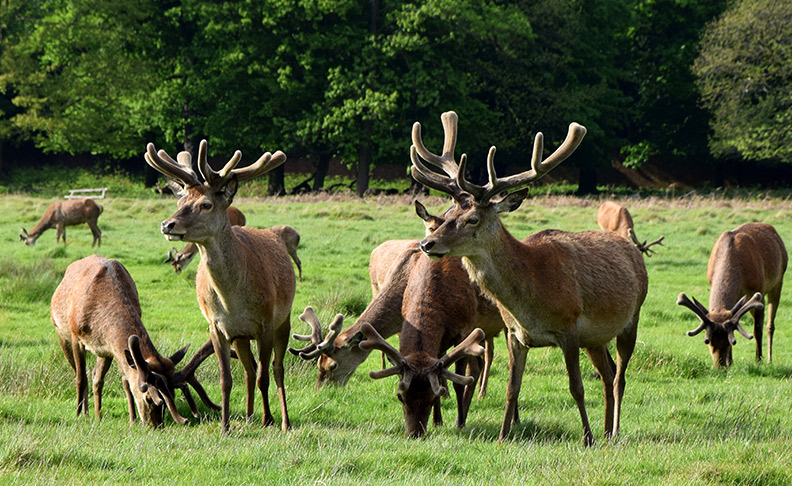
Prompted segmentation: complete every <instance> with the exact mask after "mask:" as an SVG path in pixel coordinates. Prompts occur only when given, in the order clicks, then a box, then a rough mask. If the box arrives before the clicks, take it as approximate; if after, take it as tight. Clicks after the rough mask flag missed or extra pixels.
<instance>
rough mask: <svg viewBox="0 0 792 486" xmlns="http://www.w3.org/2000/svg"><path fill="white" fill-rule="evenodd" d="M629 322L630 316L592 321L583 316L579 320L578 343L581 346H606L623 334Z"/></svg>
mask: <svg viewBox="0 0 792 486" xmlns="http://www.w3.org/2000/svg"><path fill="white" fill-rule="evenodd" d="M629 322H630V319H629V318H622V319H614V320H608V321H603V320H598V321H592V320H589V319H586V318H585V317H582V316H581V317H580V318H578V321H577V334H578V343H579V345H580V347H581V348H589V347H595V346H604V345H605V344H608V342H610V341H611V340H612V339H613V338H614V337H616V336H618V335H619V334H621V333H622V331H623V330H624V328H626V327H627V324H629Z"/></svg>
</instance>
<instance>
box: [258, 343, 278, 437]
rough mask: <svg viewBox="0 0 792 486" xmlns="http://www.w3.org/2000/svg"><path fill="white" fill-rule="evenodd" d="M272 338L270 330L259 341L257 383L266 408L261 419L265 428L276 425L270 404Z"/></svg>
mask: <svg viewBox="0 0 792 486" xmlns="http://www.w3.org/2000/svg"><path fill="white" fill-rule="evenodd" d="M272 338H273V336H272V329H269V330H265V331H264V332H262V334H261V335H260V336H259V338H258V340H257V344H258V352H259V363H258V378H257V382H256V383H257V384H258V388H259V390H260V391H261V399H262V401H263V406H264V416H263V417H262V418H261V423H262V424H264V426H265V427H269V426H270V425H273V424H274V423H275V419H274V418H273V416H272V410H271V409H270V404H269V380H270V377H269V368H270V358H271V357H272V341H273V339H272Z"/></svg>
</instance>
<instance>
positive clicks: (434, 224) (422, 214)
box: [414, 199, 445, 236]
mask: <svg viewBox="0 0 792 486" xmlns="http://www.w3.org/2000/svg"><path fill="white" fill-rule="evenodd" d="M414 204H415V214H417V215H418V217H419V218H421V219H422V220H423V221H424V227H425V228H426V236H429V235H431V234H432V233H434V232H435V230H437V228H439V227H440V226H442V225H443V223H445V219H444V218H442V217H440V216H434V215H432V214H429V211H427V210H426V208H425V207H424V205H423V204H421V203H420V202H419V201H418V200H417V199H416V200H415V201H414Z"/></svg>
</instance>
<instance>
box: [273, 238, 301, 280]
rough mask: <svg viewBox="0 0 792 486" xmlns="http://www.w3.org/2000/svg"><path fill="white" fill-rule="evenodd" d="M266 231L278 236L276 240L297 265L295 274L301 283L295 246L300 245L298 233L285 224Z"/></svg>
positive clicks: (299, 264)
mask: <svg viewBox="0 0 792 486" xmlns="http://www.w3.org/2000/svg"><path fill="white" fill-rule="evenodd" d="M267 230H268V231H272V232H273V233H275V234H276V235H278V238H280V239H281V241H282V242H283V244H284V245H286V251H287V252H288V253H289V256H290V257H291V259H292V261H293V262H294V264H295V265H297V272H298V274H299V277H300V282H302V262H301V261H300V257H298V256H297V246H299V244H300V233H298V232H297V230H296V229H294V228H292V227H291V226H286V225H285V224H284V225H279V226H271V227H269V228H267Z"/></svg>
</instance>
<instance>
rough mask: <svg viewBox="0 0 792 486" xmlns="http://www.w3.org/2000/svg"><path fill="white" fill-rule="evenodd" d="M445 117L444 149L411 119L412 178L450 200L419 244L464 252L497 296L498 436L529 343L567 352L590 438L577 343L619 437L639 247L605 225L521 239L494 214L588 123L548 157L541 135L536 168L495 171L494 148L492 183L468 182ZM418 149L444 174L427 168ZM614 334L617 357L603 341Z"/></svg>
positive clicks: (642, 279)
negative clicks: (505, 352) (500, 333)
mask: <svg viewBox="0 0 792 486" xmlns="http://www.w3.org/2000/svg"><path fill="white" fill-rule="evenodd" d="M441 119H442V122H443V127H444V131H445V140H444V143H443V153H442V155H440V156H438V155H435V154H433V153H431V152H429V151H428V150H427V149H426V147H424V144H423V142H422V140H421V125H420V123H418V122H416V123H415V124H414V125H413V131H412V142H413V145H412V147H410V156H411V159H412V164H413V165H412V175H413V177H414V178H415V179H416V180H417V181H418V182H421V183H422V184H423V185H425V186H427V187H430V188H433V189H437V190H439V191H442V192H445V193H447V194H449V195H451V196H452V197H453V198H454V201H455V205H454V207H452V208H451V209H449V210H448V211H446V213H445V214H444V215H443V216H444V218H445V222H444V223H443V224H442V225H440V227H439V228H437V229H436V230H435V231H434V232H433V233H432V234H430V235H428V236H427V237H426V238H424V239H423V240H422V241H421V243H420V246H421V250H423V251H424V252H425V253H426V254H427V255H429V256H430V257H434V258H439V257H447V256H458V257H462V264H463V265H464V266H465V268H466V269H467V271H468V274H469V275H470V278H471V279H472V280H473V281H474V282H476V283H477V284H478V286H479V287H480V288H481V290H482V291H483V292H484V293H485V294H486V295H488V296H489V297H490V298H492V300H494V301H495V303H496V304H497V306H498V309H499V310H500V313H501V315H502V316H503V318H504V321H505V322H506V326H507V327H508V329H509V337H508V342H509V346H510V348H511V353H512V354H511V362H510V369H509V384H508V388H507V394H506V413H505V415H504V420H503V425H502V427H501V432H500V439H501V440H503V439H506V438H507V437H508V435H509V431H510V429H511V424H512V421H513V418H514V413H515V410H516V407H517V398H518V395H519V391H520V385H521V381H522V375H523V371H524V370H525V359H526V354H527V352H528V348H529V347H544V346H558V347H560V348H561V350H562V351H563V354H564V361H565V363H566V368H567V373H568V375H569V389H570V392H571V394H572V396H573V398H574V399H575V401H576V402H577V406H578V410H579V412H580V418H581V422H582V425H583V435H584V442H585V444H586V445H591V444H593V442H594V436H593V434H592V433H591V428H590V427H589V421H588V415H587V413H586V407H585V402H584V390H583V381H582V379H581V374H580V348H584V349H585V350H586V353H587V354H588V356H589V358H590V359H591V361H592V363H593V364H594V367H595V368H596V370H597V372H598V373H599V375H600V377H601V378H602V384H603V388H604V390H605V435H606V437H608V436H611V435H617V434H618V432H619V419H620V410H621V403H622V398H623V395H624V386H625V369H626V367H627V363H628V361H629V360H630V357H631V356H632V352H633V350H634V347H635V339H636V333H637V327H638V316H639V313H640V308H641V305H642V304H643V301H644V299H645V297H646V291H647V275H646V267H645V266H644V262H643V258H641V253H640V252H639V251H638V250H637V249H636V248H635V247H634V246H633V245H632V244H630V242H628V241H627V240H625V239H624V238H621V237H620V236H618V235H616V234H613V233H609V232H605V231H585V232H581V233H569V232H565V231H558V230H545V231H541V232H539V233H536V234H534V235H531V236H529V237H527V238H526V239H524V240H523V241H522V242H520V241H518V240H516V239H515V238H514V237H513V236H512V235H511V234H509V232H508V231H507V230H506V228H505V227H504V226H503V224H502V223H501V221H500V216H499V214H500V213H501V212H505V211H514V210H515V209H517V208H518V207H519V206H520V204H521V203H522V201H523V199H524V198H525V197H526V195H527V188H526V187H525V186H526V185H527V184H529V183H531V182H533V181H535V180H537V179H539V178H540V177H542V176H543V175H544V174H546V173H547V172H548V171H550V170H551V169H553V168H554V167H556V166H557V165H558V164H560V163H561V162H563V161H564V160H565V159H566V158H567V157H569V156H570V155H571V154H572V152H573V151H574V150H575V149H576V148H577V146H578V145H579V144H580V142H581V140H582V139H583V136H584V135H585V133H586V129H585V128H584V127H582V126H580V125H578V124H575V123H573V124H571V125H570V127H569V134H568V135H567V138H566V140H565V141H564V143H563V144H562V145H561V146H560V147H559V148H558V149H557V150H556V151H555V152H554V153H553V154H552V155H550V156H549V157H547V158H546V159H544V160H542V152H543V137H542V134H541V133H538V134H537V135H536V140H535V143H534V152H533V156H532V158H531V167H532V168H531V169H530V170H528V171H526V172H523V173H520V174H516V175H512V176H509V177H504V178H498V177H497V175H496V173H495V168H494V157H495V147H492V148H491V149H490V151H489V155H488V157H487V169H488V173H489V182H488V183H487V184H486V185H484V186H480V185H476V184H473V183H471V182H469V181H468V180H467V179H465V168H466V166H467V157H466V155H464V154H463V155H462V157H461V158H460V161H459V163H458V164H457V162H456V161H455V160H454V147H455V145H456V135H457V116H456V113H454V112H448V113H444V114H443V115H442V117H441ZM418 155H420V156H421V157H422V158H423V159H424V160H426V161H427V162H428V163H430V164H432V165H434V166H437V167H439V168H440V169H442V170H443V172H444V174H441V173H438V172H435V171H432V170H430V169H428V168H427V167H426V166H425V165H424V164H423V162H421V160H420V159H419V158H418ZM614 337H615V338H616V349H617V360H618V361H617V363H614V362H613V359H612V358H611V356H610V353H609V352H608V348H607V344H608V342H609V341H611V340H612V339H613V338H614Z"/></svg>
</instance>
